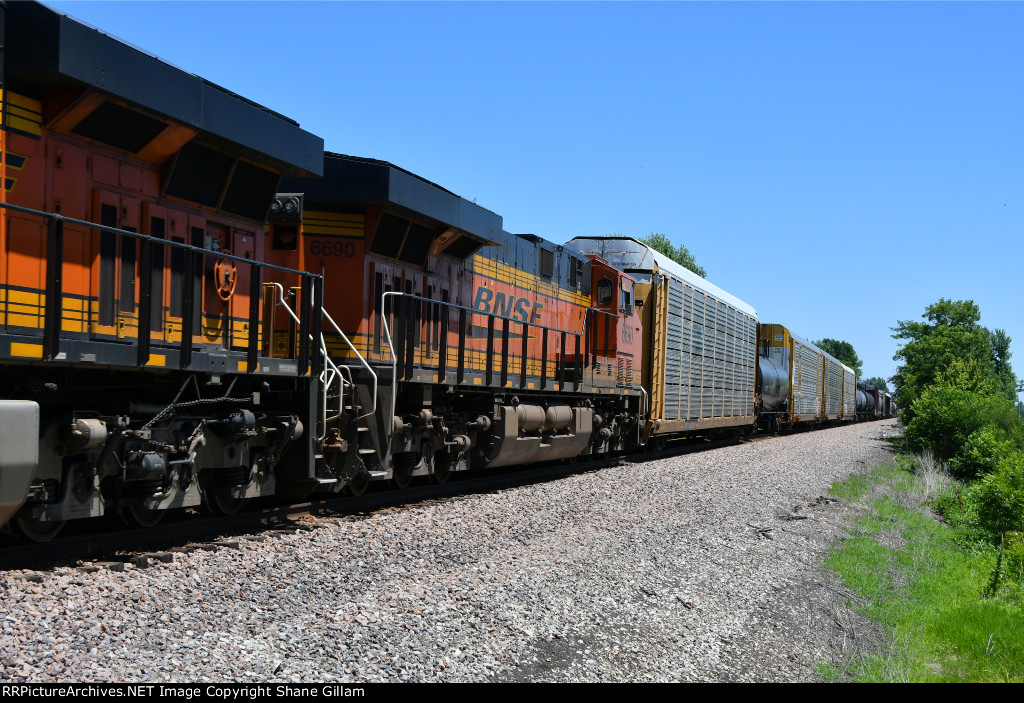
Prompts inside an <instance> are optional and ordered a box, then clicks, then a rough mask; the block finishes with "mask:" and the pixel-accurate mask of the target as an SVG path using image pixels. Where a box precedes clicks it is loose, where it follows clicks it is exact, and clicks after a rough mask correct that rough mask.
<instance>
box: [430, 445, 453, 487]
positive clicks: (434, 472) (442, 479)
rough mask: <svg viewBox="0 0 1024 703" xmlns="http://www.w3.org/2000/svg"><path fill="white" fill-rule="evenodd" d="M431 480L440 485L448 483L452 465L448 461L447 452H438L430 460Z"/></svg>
mask: <svg viewBox="0 0 1024 703" xmlns="http://www.w3.org/2000/svg"><path fill="white" fill-rule="evenodd" d="M429 468H430V482H431V483H436V484H437V485H438V486H443V485H444V484H446V483H448V477H449V476H451V473H452V466H451V464H450V463H449V462H448V453H447V452H438V453H437V454H435V455H434V457H433V459H431V461H430V467H429Z"/></svg>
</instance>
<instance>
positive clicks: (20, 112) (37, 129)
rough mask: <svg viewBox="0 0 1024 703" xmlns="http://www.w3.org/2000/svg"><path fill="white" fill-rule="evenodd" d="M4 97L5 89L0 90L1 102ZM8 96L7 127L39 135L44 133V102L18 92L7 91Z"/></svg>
mask: <svg viewBox="0 0 1024 703" xmlns="http://www.w3.org/2000/svg"><path fill="white" fill-rule="evenodd" d="M4 97H5V94H4V91H2V90H0V102H2V101H3V99H4ZM6 97H7V99H8V101H7V105H6V108H7V110H6V113H7V122H6V124H5V127H10V128H13V129H17V130H19V131H21V132H27V133H28V134H34V135H35V136H37V137H38V136H40V135H41V134H42V133H43V129H42V115H43V105H42V103H41V102H39V101H38V100H33V99H32V98H27V97H25V96H24V95H18V94H17V93H7V94H6Z"/></svg>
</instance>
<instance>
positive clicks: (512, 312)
mask: <svg viewBox="0 0 1024 703" xmlns="http://www.w3.org/2000/svg"><path fill="white" fill-rule="evenodd" d="M492 301H493V302H494V305H493V306H492V305H491V302H492ZM473 309H474V310H479V311H480V312H485V313H492V312H493V313H494V314H495V315H500V316H501V317H507V318H509V319H510V320H516V321H518V322H526V321H527V319H526V318H527V317H529V318H530V319H529V322H530V324H533V323H535V322H537V320H539V319H540V311H541V310H543V309H544V306H543V305H542V304H541V303H540V302H539V301H534V303H533V306H532V307H531V305H530V301H529V300H527V299H526V298H517V297H515V296H514V295H510V296H506V295H505V294H504V293H502V292H500V291H499V292H497V293H495V292H494V291H493V290H491V289H490V288H486V287H484V286H479V287H478V288H477V289H476V298H475V299H474V300H473Z"/></svg>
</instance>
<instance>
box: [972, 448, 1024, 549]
mask: <svg viewBox="0 0 1024 703" xmlns="http://www.w3.org/2000/svg"><path fill="white" fill-rule="evenodd" d="M965 498H966V500H969V501H970V502H972V503H974V504H975V506H976V509H977V515H978V522H979V525H980V526H981V527H982V528H983V529H984V530H985V531H987V532H988V533H989V534H990V535H992V536H993V537H998V536H1000V535H1002V534H1004V533H1006V532H1020V531H1024V453H1021V452H1016V453H1014V454H1013V455H1011V456H1009V457H1007V458H1005V459H1003V460H1002V461H1000V462H999V463H998V464H997V465H996V469H995V471H993V472H992V473H990V474H988V475H987V476H984V477H983V478H982V479H981V481H979V482H978V483H977V484H976V485H974V486H972V487H971V489H970V490H969V491H968V495H967V496H965Z"/></svg>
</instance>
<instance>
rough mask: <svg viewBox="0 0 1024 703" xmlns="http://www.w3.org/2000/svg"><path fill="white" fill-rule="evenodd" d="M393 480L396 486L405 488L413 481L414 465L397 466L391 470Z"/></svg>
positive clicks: (401, 488)
mask: <svg viewBox="0 0 1024 703" xmlns="http://www.w3.org/2000/svg"><path fill="white" fill-rule="evenodd" d="M391 480H392V481H393V482H394V484H395V487H396V488H398V489H400V490H403V491H404V490H405V489H406V488H408V487H409V484H410V483H412V467H411V466H395V468H394V470H392V472H391Z"/></svg>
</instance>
